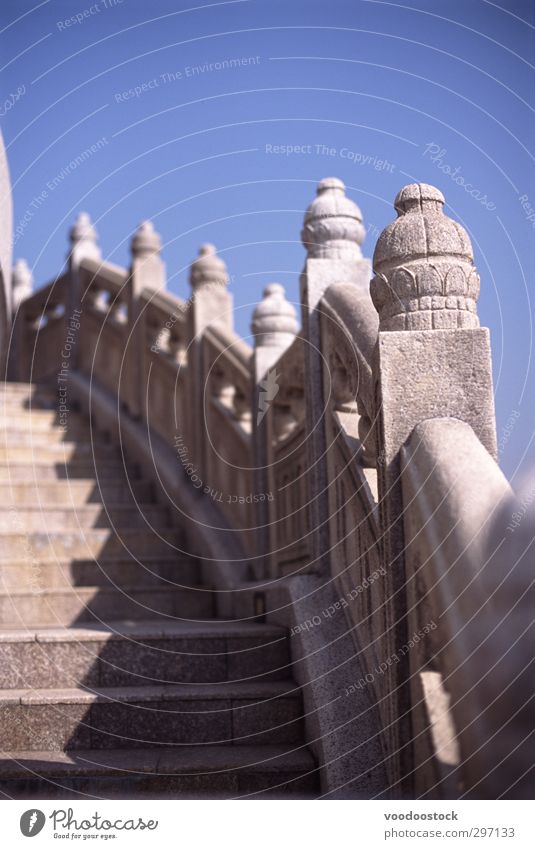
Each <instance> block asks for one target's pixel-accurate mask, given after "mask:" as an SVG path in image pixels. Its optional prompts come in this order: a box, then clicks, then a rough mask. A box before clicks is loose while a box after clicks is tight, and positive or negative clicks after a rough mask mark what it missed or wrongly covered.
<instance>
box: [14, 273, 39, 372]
mask: <svg viewBox="0 0 535 849" xmlns="http://www.w3.org/2000/svg"><path fill="white" fill-rule="evenodd" d="M11 287H12V294H11V309H12V316H13V322H14V323H13V329H12V331H11V341H10V349H9V352H8V353H9V359H8V374H9V377H10V379H11V380H24V367H23V363H22V354H23V346H24V335H25V334H24V331H25V322H24V316H23V315H21V316H19V317H17V312H18V309H19V306H20V305H21V303H22V301H24V299H25V298H28V297H29V296H30V295H31V294H32V290H33V277H32V272H31V270H30V268H29V266H28V263H27V262H26V260H25V259H18V260H17V262H16V263H15V265H14V266H13V272H12V275H11Z"/></svg>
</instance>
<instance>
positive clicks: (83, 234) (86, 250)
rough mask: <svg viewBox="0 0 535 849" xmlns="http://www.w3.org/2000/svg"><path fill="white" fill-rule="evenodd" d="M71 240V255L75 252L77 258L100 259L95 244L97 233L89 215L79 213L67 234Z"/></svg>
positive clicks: (98, 249) (98, 250)
mask: <svg viewBox="0 0 535 849" xmlns="http://www.w3.org/2000/svg"><path fill="white" fill-rule="evenodd" d="M69 238H70V240H71V245H72V248H71V253H74V252H75V251H76V254H77V258H78V259H83V258H84V257H90V258H91V259H100V258H101V255H100V248H99V246H98V244H97V231H96V230H95V228H94V226H93V224H92V222H91V218H90V216H89V213H87V212H80V213H79V215H78V218H77V219H76V221H75V222H74V224H73V226H72V227H71V231H70V233H69Z"/></svg>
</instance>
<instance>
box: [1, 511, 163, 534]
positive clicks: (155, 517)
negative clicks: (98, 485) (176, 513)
mask: <svg viewBox="0 0 535 849" xmlns="http://www.w3.org/2000/svg"><path fill="white" fill-rule="evenodd" d="M169 521H170V517H169V512H168V511H167V510H166V508H165V507H161V506H160V505H158V504H137V505H135V506H132V505H130V504H127V505H124V504H123V505H121V504H113V505H106V506H104V505H102V504H82V505H79V506H77V507H73V506H71V505H63V506H60V505H57V506H54V507H51V506H45V504H43V505H37V506H35V507H25V506H20V505H18V506H16V507H11V508H9V507H8V508H7V509H1V508H0V533H2V534H3V533H4V532H6V531H7V532H10V531H17V530H22V529H24V530H25V531H26V532H31V531H46V530H48V531H51V532H56V531H61V530H72V529H79V530H81V531H84V532H85V531H86V530H87V529H90V528H110V527H111V528H115V529H116V530H117V532H118V533H120V532H121V529H122V528H139V529H145V530H148V529H149V528H151V527H157V528H163V527H166V526H169Z"/></svg>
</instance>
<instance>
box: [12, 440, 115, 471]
mask: <svg viewBox="0 0 535 849" xmlns="http://www.w3.org/2000/svg"><path fill="white" fill-rule="evenodd" d="M93 458H95V459H96V460H97V461H98V460H101V461H102V460H115V461H116V462H120V459H121V456H120V453H119V451H118V450H117V448H116V447H115V446H114V445H105V444H102V443H97V444H96V445H92V444H91V442H58V443H57V444H55V445H54V444H53V443H52V444H49V443H48V442H47V443H45V444H34V445H29V446H28V445H9V446H6V444H5V443H4V442H2V441H1V440H0V462H3V463H6V462H9V463H15V464H18V463H29V464H32V465H33V463H34V461H35V460H37V461H38V462H39V463H44V462H50V463H58V462H65V461H66V462H67V463H71V462H73V461H76V460H82V459H83V460H85V461H87V460H89V461H92V460H93Z"/></svg>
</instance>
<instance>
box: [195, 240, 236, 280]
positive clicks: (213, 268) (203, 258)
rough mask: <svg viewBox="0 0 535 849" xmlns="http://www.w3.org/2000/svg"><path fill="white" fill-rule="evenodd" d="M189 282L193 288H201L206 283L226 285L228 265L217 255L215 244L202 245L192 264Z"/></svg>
mask: <svg viewBox="0 0 535 849" xmlns="http://www.w3.org/2000/svg"><path fill="white" fill-rule="evenodd" d="M189 282H190V284H191V288H192V289H199V288H201V287H202V286H206V285H209V286H212V285H219V286H226V285H227V284H228V273H227V266H226V265H225V263H224V262H223V260H222V259H221V258H220V257H218V256H217V253H216V249H215V247H214V245H210V244H205V245H201V247H200V248H199V256H198V257H197V259H196V260H194V261H193V262H192V264H191V269H190V277H189Z"/></svg>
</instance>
